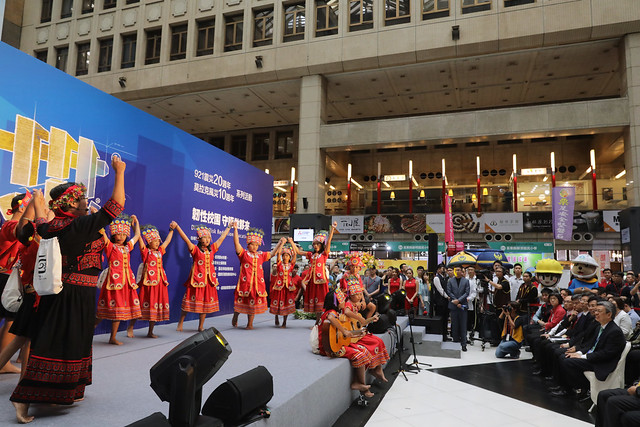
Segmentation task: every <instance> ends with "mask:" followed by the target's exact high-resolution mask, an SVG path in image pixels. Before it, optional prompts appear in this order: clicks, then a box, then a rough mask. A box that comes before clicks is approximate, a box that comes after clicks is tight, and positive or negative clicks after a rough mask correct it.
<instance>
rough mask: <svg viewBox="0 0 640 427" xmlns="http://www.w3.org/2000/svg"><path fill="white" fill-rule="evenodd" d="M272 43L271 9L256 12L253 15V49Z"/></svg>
mask: <svg viewBox="0 0 640 427" xmlns="http://www.w3.org/2000/svg"><path fill="white" fill-rule="evenodd" d="M272 43H273V9H265V10H256V11H255V12H254V14H253V47H256V46H267V45H270V44H272Z"/></svg>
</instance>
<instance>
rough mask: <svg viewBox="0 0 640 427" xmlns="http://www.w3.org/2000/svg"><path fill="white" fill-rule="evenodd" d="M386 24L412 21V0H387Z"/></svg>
mask: <svg viewBox="0 0 640 427" xmlns="http://www.w3.org/2000/svg"><path fill="white" fill-rule="evenodd" d="M384 8H385V14H384V25H396V24H405V23H407V22H410V21H411V4H410V0H385V2H384Z"/></svg>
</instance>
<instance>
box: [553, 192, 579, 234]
mask: <svg viewBox="0 0 640 427" xmlns="http://www.w3.org/2000/svg"><path fill="white" fill-rule="evenodd" d="M575 199H576V189H575V187H555V188H554V189H553V199H552V200H553V238H554V239H558V240H571V237H572V236H571V235H572V234H573V233H572V232H573V207H574V204H575Z"/></svg>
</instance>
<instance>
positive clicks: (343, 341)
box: [327, 314, 364, 353]
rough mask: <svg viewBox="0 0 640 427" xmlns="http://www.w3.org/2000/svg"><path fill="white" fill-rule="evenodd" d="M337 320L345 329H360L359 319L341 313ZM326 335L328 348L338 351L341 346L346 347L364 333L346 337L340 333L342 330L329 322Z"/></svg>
mask: <svg viewBox="0 0 640 427" xmlns="http://www.w3.org/2000/svg"><path fill="white" fill-rule="evenodd" d="M338 322H339V323H340V324H341V325H342V327H343V328H345V329H346V330H347V331H351V332H353V331H359V330H360V329H362V325H361V324H360V322H359V321H357V320H356V319H352V318H350V317H347V316H346V315H345V314H341V315H339V316H338ZM327 336H328V338H329V348H331V351H332V352H334V353H338V352H339V351H340V350H342V347H346V346H348V345H349V344H351V343H355V342H358V341H359V340H360V338H362V337H363V336H364V335H361V336H357V337H356V336H354V337H351V338H347V337H345V336H344V335H343V334H342V332H340V329H338V328H336V327H335V326H333V325H331V324H329V333H328V334H327Z"/></svg>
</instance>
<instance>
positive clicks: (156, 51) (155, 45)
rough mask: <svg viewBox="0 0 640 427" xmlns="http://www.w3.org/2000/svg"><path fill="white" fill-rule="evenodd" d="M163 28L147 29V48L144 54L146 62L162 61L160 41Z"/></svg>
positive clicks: (155, 62)
mask: <svg viewBox="0 0 640 427" xmlns="http://www.w3.org/2000/svg"><path fill="white" fill-rule="evenodd" d="M161 39H162V29H158V30H149V31H147V50H146V52H145V54H144V63H145V64H147V65H148V64H157V63H158V62H160V43H161Z"/></svg>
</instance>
